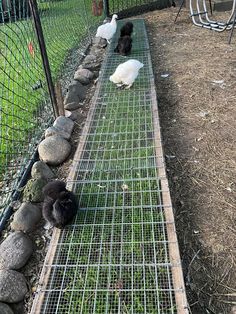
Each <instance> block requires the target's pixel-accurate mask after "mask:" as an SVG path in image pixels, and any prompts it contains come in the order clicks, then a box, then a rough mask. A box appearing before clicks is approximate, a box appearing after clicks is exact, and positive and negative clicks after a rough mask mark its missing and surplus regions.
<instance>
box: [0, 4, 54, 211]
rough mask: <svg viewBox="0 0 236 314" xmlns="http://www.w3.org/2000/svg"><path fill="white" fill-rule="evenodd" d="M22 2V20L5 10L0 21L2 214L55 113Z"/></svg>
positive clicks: (0, 169) (26, 10) (0, 177)
mask: <svg viewBox="0 0 236 314" xmlns="http://www.w3.org/2000/svg"><path fill="white" fill-rule="evenodd" d="M21 3H22V4H24V5H23V8H22V10H21V9H19V12H18V15H17V16H18V18H19V20H17V21H16V18H17V16H16V12H15V15H14V16H12V14H13V13H12V10H11V11H10V10H9V11H4V12H5V14H4V18H5V19H7V20H8V23H6V24H1V25H0V49H1V56H0V68H1V73H0V86H1V88H0V99H1V109H0V126H1V131H0V138H1V142H0V184H1V193H0V214H1V208H3V207H4V206H5V205H6V203H7V201H8V198H9V196H10V193H11V191H13V190H14V189H15V188H16V186H17V181H18V180H19V179H20V177H21V175H22V172H23V170H24V168H25V166H26V164H27V162H28V161H29V159H30V158H31V156H32V154H33V152H34V150H35V146H36V143H37V141H38V140H39V139H40V137H41V136H42V132H43V131H42V130H43V129H45V128H46V126H47V125H48V123H49V121H50V117H52V108H51V105H50V104H49V102H48V92H47V88H46V80H45V77H44V72H43V67H42V63H41V57H40V54H39V48H38V45H37V41H36V38H35V35H34V30H33V26H32V22H31V20H30V18H29V11H28V7H27V5H26V3H27V2H25V1H22V2H21ZM24 7H26V9H25V10H24ZM2 9H3V8H2ZM21 12H22V14H23V16H21ZM7 14H8V15H7ZM26 14H28V15H26ZM23 17H24V19H23V20H22V18H23ZM2 18H3V15H2Z"/></svg>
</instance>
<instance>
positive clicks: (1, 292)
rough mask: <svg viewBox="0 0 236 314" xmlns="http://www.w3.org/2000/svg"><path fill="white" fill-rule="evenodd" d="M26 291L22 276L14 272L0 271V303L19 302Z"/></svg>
mask: <svg viewBox="0 0 236 314" xmlns="http://www.w3.org/2000/svg"><path fill="white" fill-rule="evenodd" d="M27 291H28V289H27V285H26V280H25V277H24V275H22V274H21V273H19V272H17V271H15V270H9V269H2V270H0V302H7V303H15V302H20V301H22V300H23V299H24V297H25V295H26V293H27Z"/></svg>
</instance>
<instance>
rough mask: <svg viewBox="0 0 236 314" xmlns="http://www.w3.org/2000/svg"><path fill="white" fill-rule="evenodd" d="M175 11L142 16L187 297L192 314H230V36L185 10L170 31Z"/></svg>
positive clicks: (234, 253) (235, 232)
mask: <svg viewBox="0 0 236 314" xmlns="http://www.w3.org/2000/svg"><path fill="white" fill-rule="evenodd" d="M177 9H178V8H169V9H165V10H162V11H155V12H153V13H148V14H144V15H142V17H144V18H145V20H146V24H147V29H148V34H149V41H150V45H151V54H152V62H153V69H154V73H155V81H156V89H157V97H158V101H159V111H160V120H161V128H162V137H163V145H164V151H165V157H166V167H167V172H168V176H169V184H170V190H171V196H172V201H173V206H174V210H175V217H176V227H177V233H178V239H179V245H180V252H181V257H182V262H183V267H184V277H185V282H186V288H187V297H188V302H189V305H190V308H191V312H192V313H195V314H201V313H216V314H220V313H236V308H235V305H236V227H235V223H236V220H235V218H236V212H235V209H236V204H235V200H236V198H235V196H236V194H235V188H236V185H235V178H236V167H235V166H236V165H235V163H236V150H235V139H236V132H235V126H236V122H235V121H236V109H235V108H236V105H235V101H236V81H235V78H236V55H235V52H236V47H235V45H236V33H235V36H234V38H233V41H232V43H231V45H228V44H227V40H228V36H229V33H226V32H223V33H217V32H214V31H210V30H206V29H202V28H199V27H196V26H194V25H193V24H192V22H191V20H190V18H189V12H187V11H186V10H183V11H182V13H181V16H180V18H179V20H178V22H177V24H174V23H173V21H174V18H175V16H176V12H177ZM221 15H222V14H221ZM226 16H228V14H226V13H224V14H223V17H226ZM165 74H166V75H165ZM167 74H168V76H167ZM161 75H164V76H167V77H162V76H161Z"/></svg>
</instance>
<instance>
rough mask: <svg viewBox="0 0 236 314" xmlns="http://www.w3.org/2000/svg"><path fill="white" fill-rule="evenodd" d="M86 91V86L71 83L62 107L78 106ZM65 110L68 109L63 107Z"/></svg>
mask: <svg viewBox="0 0 236 314" xmlns="http://www.w3.org/2000/svg"><path fill="white" fill-rule="evenodd" d="M87 90H88V87H87V86H85V85H83V84H81V83H80V82H78V81H73V82H72V83H71V84H70V85H69V87H68V91H67V94H66V97H65V99H64V105H69V104H74V105H77V106H79V103H80V102H83V101H84V100H85V97H86V92H87ZM77 108H78V107H77ZM77 108H76V109H77ZM65 109H68V108H66V107H65ZM68 110H69V109H68Z"/></svg>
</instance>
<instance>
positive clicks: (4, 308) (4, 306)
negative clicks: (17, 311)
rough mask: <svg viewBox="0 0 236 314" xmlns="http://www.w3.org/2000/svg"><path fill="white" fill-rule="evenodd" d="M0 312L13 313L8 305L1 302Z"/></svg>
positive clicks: (2, 313) (3, 313)
mask: <svg viewBox="0 0 236 314" xmlns="http://www.w3.org/2000/svg"><path fill="white" fill-rule="evenodd" d="M0 313H1V314H14V312H13V311H12V309H11V308H10V306H9V305H7V304H6V303H2V302H0Z"/></svg>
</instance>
